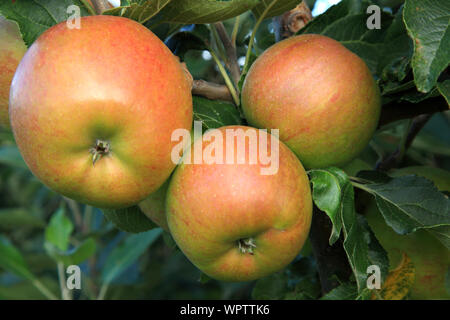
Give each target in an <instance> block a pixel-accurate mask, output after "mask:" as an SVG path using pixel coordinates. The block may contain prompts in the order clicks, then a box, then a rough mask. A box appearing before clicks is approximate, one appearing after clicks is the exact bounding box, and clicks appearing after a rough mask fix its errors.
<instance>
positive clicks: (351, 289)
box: [320, 282, 358, 300]
mask: <svg viewBox="0 0 450 320" xmlns="http://www.w3.org/2000/svg"><path fill="white" fill-rule="evenodd" d="M357 296H358V289H357V288H356V286H355V284H354V283H351V282H348V283H344V284H341V285H340V286H339V287H337V288H334V289H333V290H331V291H330V292H328V293H327V294H326V295H324V296H323V297H322V298H320V300H355V299H356V297H357Z"/></svg>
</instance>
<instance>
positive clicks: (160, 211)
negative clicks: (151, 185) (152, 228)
mask: <svg viewBox="0 0 450 320" xmlns="http://www.w3.org/2000/svg"><path fill="white" fill-rule="evenodd" d="M168 187H169V180H167V181H166V182H165V183H164V184H163V185H162V186H161V188H159V189H158V190H157V191H155V192H153V193H152V194H151V195H149V196H148V197H147V198H146V199H145V200H144V201H142V202H140V203H139V204H138V207H139V209H141V211H142V212H143V213H144V214H145V215H146V216H147V218H149V219H150V220H152V221H153V222H154V223H155V224H156V225H157V226H159V227H161V228H162V229H163V230H165V231H169V226H168V225H167V219H166V193H167V188H168Z"/></svg>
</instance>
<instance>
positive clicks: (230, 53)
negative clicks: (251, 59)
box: [214, 22, 241, 86]
mask: <svg viewBox="0 0 450 320" xmlns="http://www.w3.org/2000/svg"><path fill="white" fill-rule="evenodd" d="M214 28H215V29H216V30H217V33H218V34H219V37H220V40H221V41H222V43H223V46H224V48H225V53H226V55H227V61H225V65H226V67H227V69H228V70H229V71H230V73H231V78H232V79H233V82H234V84H235V85H236V86H237V84H238V83H239V80H240V79H241V69H240V68H239V64H238V60H237V54H236V45H235V44H234V43H233V42H232V41H231V39H230V37H229V36H228V33H227V30H226V29H225V26H224V25H223V22H217V23H214Z"/></svg>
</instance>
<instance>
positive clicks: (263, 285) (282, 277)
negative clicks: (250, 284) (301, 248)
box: [252, 272, 288, 300]
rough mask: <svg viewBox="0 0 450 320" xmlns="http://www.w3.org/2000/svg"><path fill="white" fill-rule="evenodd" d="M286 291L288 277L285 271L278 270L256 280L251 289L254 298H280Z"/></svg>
mask: <svg viewBox="0 0 450 320" xmlns="http://www.w3.org/2000/svg"><path fill="white" fill-rule="evenodd" d="M287 291H288V278H287V276H286V274H285V273H283V272H278V273H274V274H272V275H270V276H268V277H265V278H262V279H259V280H258V281H256V284H255V287H254V288H253V291H252V298H253V299H255V300H278V299H282V298H283V297H284V296H285V295H286V293H287Z"/></svg>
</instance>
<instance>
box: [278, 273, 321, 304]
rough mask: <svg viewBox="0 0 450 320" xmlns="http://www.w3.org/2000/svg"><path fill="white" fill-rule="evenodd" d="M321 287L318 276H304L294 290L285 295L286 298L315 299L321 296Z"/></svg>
mask: <svg viewBox="0 0 450 320" xmlns="http://www.w3.org/2000/svg"><path fill="white" fill-rule="evenodd" d="M320 292H321V287H320V281H318V280H317V277H316V276H315V275H314V276H308V277H304V278H302V279H301V280H300V281H299V282H298V283H297V284H296V285H295V287H294V290H293V291H292V292H288V293H287V294H286V295H285V296H284V300H315V299H317V298H318V297H319V296H320Z"/></svg>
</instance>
